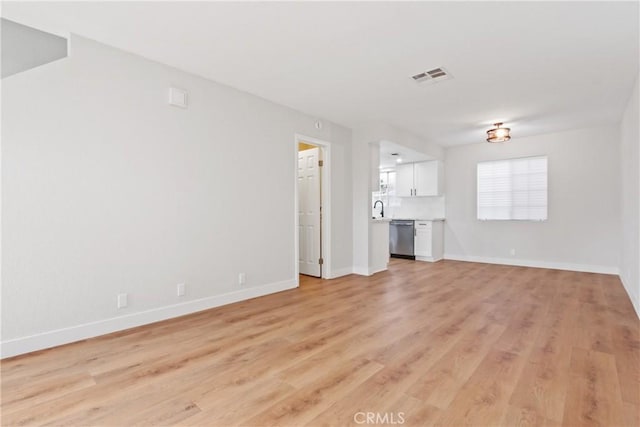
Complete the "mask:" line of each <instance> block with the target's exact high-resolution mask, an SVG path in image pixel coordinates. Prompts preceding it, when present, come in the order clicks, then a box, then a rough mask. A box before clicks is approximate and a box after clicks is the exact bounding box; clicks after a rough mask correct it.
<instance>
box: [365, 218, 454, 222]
mask: <svg viewBox="0 0 640 427" xmlns="http://www.w3.org/2000/svg"><path fill="white" fill-rule="evenodd" d="M394 219H399V220H405V221H444V218H386V217H385V218H371V222H373V223H384V222H391V221H392V220H394Z"/></svg>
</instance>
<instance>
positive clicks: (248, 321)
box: [0, 260, 640, 427]
mask: <svg viewBox="0 0 640 427" xmlns="http://www.w3.org/2000/svg"><path fill="white" fill-rule="evenodd" d="M0 374H1V386H2V396H1V401H0V405H1V406H0V409H1V413H0V418H1V419H0V421H1V424H2V425H3V426H5V425H6V426H13V425H56V426H57V425H72V426H75V425H82V426H124V425H180V426H220V427H223V426H224V427H227V426H233V425H243V426H247V425H252V426H266V425H283V426H296V427H297V426H301V425H310V426H336V425H353V426H356V425H362V424H359V423H358V422H356V420H355V419H354V415H355V414H356V413H358V412H363V413H366V414H365V415H364V416H365V417H371V416H373V417H374V421H375V420H377V421H378V422H383V423H384V422H386V423H387V424H389V423H390V422H391V421H395V422H396V423H398V421H399V417H400V414H402V418H403V420H404V423H403V424H402V425H406V426H441V425H450V426H462V425H473V426H475V425H478V426H499V425H502V426H529V425H530V426H559V425H564V426H572V427H573V426H580V427H582V426H588V425H602V426H605V425H606V426H634V427H635V426H638V425H639V424H640V420H639V414H638V408H639V407H640V322H639V321H638V318H637V316H636V314H635V311H634V309H633V306H632V305H631V303H630V301H629V299H628V297H627V295H626V292H625V290H624V288H623V287H622V285H621V283H620V280H619V279H618V278H617V277H616V276H609V275H602V274H593V273H579V272H570V271H560V270H547V269H537V268H527V267H515V266H504V265H490V264H479V263H469V262H458V261H441V262H437V263H423V262H414V261H408V260H392V262H391V264H390V267H389V270H388V271H386V272H381V273H378V274H375V275H373V276H371V277H364V276H356V275H349V276H345V277H341V278H338V279H335V280H330V281H325V280H319V279H315V278H310V277H305V276H302V277H301V286H300V288H298V289H294V290H290V291H285V292H279V293H277V294H273V295H268V296H265V297H260V298H255V299H252V300H248V301H242V302H239V303H236V304H231V305H228V306H224V307H218V308H215V309H211V310H206V311H203V312H199V313H194V314H192V315H188V316H183V317H180V318H176V319H170V320H166V321H162V322H158V323H156V324H152V325H147V326H143V327H139V328H133V329H130V330H126V331H121V332H118V333H114V334H110V335H106V336H102V337H97V338H94V339H88V340H85V341H82V342H78V343H73V344H69V345H64V346H61V347H58V348H53V349H49V350H43V351H39V352H35V353H32V354H28V355H23V356H19V357H14V358H10V359H6V360H2V362H1V363H0ZM367 414H368V415H367ZM371 414H373V415H371ZM376 416H377V417H378V418H375V417H376Z"/></svg>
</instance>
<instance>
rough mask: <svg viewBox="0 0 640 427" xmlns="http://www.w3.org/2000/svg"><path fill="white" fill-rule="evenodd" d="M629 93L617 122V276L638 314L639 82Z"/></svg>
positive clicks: (639, 283) (639, 240)
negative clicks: (619, 238)
mask: <svg viewBox="0 0 640 427" xmlns="http://www.w3.org/2000/svg"><path fill="white" fill-rule="evenodd" d="M639 82H640V77H639V78H638V79H636V84H635V86H634V88H633V91H632V93H631V97H630V99H629V103H628V104H627V108H626V110H625V113H624V116H623V118H622V123H621V125H620V141H621V142H620V178H621V180H620V182H621V198H620V201H621V209H620V210H621V215H622V217H621V218H622V250H621V259H620V277H621V279H622V283H623V284H624V286H625V288H626V290H627V292H628V293H629V297H630V298H631V302H632V303H633V305H634V307H635V309H636V313H638V316H640V225H639V223H640V172H639V170H640V130H639V129H640V124H639V123H638V117H639V116H640V110H639V108H638V92H639V89H638V84H640V83H639Z"/></svg>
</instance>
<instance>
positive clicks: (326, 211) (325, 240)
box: [293, 133, 331, 285]
mask: <svg viewBox="0 0 640 427" xmlns="http://www.w3.org/2000/svg"><path fill="white" fill-rule="evenodd" d="M300 142H307V143H309V144H313V145H317V146H318V147H319V148H320V151H321V152H322V161H323V166H322V170H321V172H320V174H321V181H320V185H321V187H320V193H321V198H320V203H321V204H322V221H321V223H320V241H321V242H322V243H321V248H320V250H321V253H322V259H323V261H324V262H323V264H322V268H321V271H322V278H323V279H330V278H331V143H330V142H328V141H323V140H321V139H318V138H313V137H310V136H306V135H302V134H299V133H296V134H295V136H294V147H295V151H294V156H293V157H294V162H293V166H294V168H293V171H294V187H293V189H294V190H293V197H294V204H293V214H294V215H293V217H294V232H293V238H294V247H295V251H294V265H295V281H296V285H299V284H300V265H299V262H300V260H299V257H300V240H299V239H300V236H299V235H298V234H299V233H298V204H299V200H298V144H299V143H300Z"/></svg>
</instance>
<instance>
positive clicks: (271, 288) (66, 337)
mask: <svg viewBox="0 0 640 427" xmlns="http://www.w3.org/2000/svg"><path fill="white" fill-rule="evenodd" d="M297 286H298V285H297V283H296V281H295V280H293V279H290V280H284V281H281V282H275V283H269V284H266V285H262V286H256V287H252V288H248V289H242V290H239V291H233V292H228V293H226V294H222V295H215V296H211V297H206V298H201V299H197V300H193V301H187V302H184V303H180V304H174V305H169V306H165V307H159V308H154V309H152V310H147V311H142V312H139V313H131V314H128V315H126V316H119V317H112V318H110V319H105V320H99V321H96V322H90V323H84V324H82V325H77V326H71V327H68V328H62V329H56V330H53V331H47V332H43V333H40V334H35V335H30V336H26V337H20V338H15V339H11V340H6V341H2V344H1V346H0V357H1V358H6V357H11V356H17V355H19V354H24V353H30V352H32V351H37V350H42V349H45V348H50V347H55V346H59V345H62V344H68V343H71V342H75V341H80V340H84V339H87V338H93V337H97V336H100V335H104V334H109V333H112V332H117V331H122V330H124V329H130V328H135V327H136V326H142V325H147V324H149V323H154V322H159V321H161V320H166V319H171V318H174V317H179V316H184V315H187V314H192V313H196V312H198V311H202V310H208V309H210V308H214V307H219V306H221V305H226V304H231V303H234V302H238V301H244V300H247V299H251V298H256V297H260V296H264V295H268V294H272V293H275V292H281V291H285V290H288V289H293V288H296V287H297Z"/></svg>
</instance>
